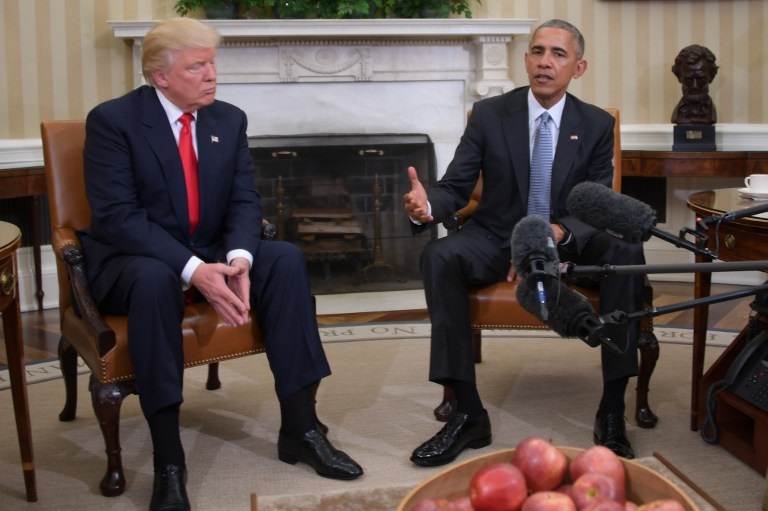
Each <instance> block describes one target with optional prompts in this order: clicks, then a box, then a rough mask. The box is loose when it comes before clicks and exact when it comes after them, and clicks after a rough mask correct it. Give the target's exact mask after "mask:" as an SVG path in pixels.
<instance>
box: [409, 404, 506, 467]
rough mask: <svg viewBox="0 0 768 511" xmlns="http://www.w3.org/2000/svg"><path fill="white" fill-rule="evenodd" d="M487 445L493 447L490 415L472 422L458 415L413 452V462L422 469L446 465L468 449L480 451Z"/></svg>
mask: <svg viewBox="0 0 768 511" xmlns="http://www.w3.org/2000/svg"><path fill="white" fill-rule="evenodd" d="M486 445H491V421H490V419H489V418H488V414H487V413H486V414H485V415H483V416H482V417H480V418H478V419H474V420H470V418H469V416H468V415H467V414H466V413H457V414H456V415H454V416H453V418H452V419H451V420H449V421H448V423H446V425H445V426H443V428H442V429H441V430H440V431H438V432H437V434H436V435H435V436H433V437H432V438H430V439H429V440H427V441H426V442H424V443H423V444H421V445H420V446H418V447H417V448H416V450H414V451H413V454H411V461H412V462H414V463H415V464H417V465H421V466H422V467H434V466H437V465H445V464H446V463H450V462H452V461H453V460H455V459H456V456H458V455H459V453H460V452H461V451H463V450H464V449H466V448H467V447H470V448H472V449H479V448H481V447H485V446H486Z"/></svg>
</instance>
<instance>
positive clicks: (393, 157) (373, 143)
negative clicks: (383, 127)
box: [249, 134, 436, 294]
mask: <svg viewBox="0 0 768 511" xmlns="http://www.w3.org/2000/svg"><path fill="white" fill-rule="evenodd" d="M249 145H250V148H251V156H252V159H253V162H254V166H255V171H256V184H257V187H258V190H259V192H260V193H261V199H262V206H263V209H264V216H265V217H266V218H268V219H269V220H270V221H271V222H273V223H274V224H275V225H276V226H277V229H278V237H279V239H282V240H285V241H289V242H291V243H294V244H296V245H297V246H299V247H300V248H301V249H302V251H303V252H304V254H305V256H306V259H307V264H308V266H309V270H310V276H311V280H312V292H313V293H315V294H329V293H347V292H365V291H388V290H401V289H416V288H420V287H421V285H422V284H421V273H420V271H419V257H420V255H421V251H422V249H423V247H424V245H425V244H426V243H427V242H428V241H429V239H430V238H431V237H434V236H435V235H436V233H435V232H434V229H432V230H431V231H430V232H425V233H423V234H421V235H419V236H412V235H411V231H410V226H409V220H408V216H407V215H406V214H405V211H404V210H403V194H405V193H406V192H407V191H408V190H410V183H409V181H408V175H407V171H406V169H407V168H408V167H409V166H413V167H415V168H416V169H417V171H418V173H419V179H420V180H421V181H422V183H423V184H424V185H425V186H427V185H428V184H430V183H432V182H433V181H434V179H435V176H436V169H435V155H434V147H433V145H432V142H431V141H430V139H429V137H428V136H427V135H421V134H397V135H300V136H284V137H252V138H250V139H249Z"/></svg>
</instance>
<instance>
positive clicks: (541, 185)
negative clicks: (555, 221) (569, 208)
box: [528, 112, 552, 220]
mask: <svg viewBox="0 0 768 511" xmlns="http://www.w3.org/2000/svg"><path fill="white" fill-rule="evenodd" d="M550 119H551V117H550V116H549V112H544V113H543V114H541V115H540V116H539V120H540V121H539V126H538V128H536V138H535V139H534V141H533V156H532V157H531V176H530V189H529V191H528V214H529V215H539V216H542V217H544V218H546V219H547V220H549V197H550V193H551V192H550V188H551V183H552V132H551V131H550V129H549V120H550Z"/></svg>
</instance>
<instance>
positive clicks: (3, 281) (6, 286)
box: [0, 268, 16, 295]
mask: <svg viewBox="0 0 768 511" xmlns="http://www.w3.org/2000/svg"><path fill="white" fill-rule="evenodd" d="M15 286H16V276H15V275H14V274H13V271H12V270H11V269H10V268H5V269H3V273H2V274H0V288H2V290H3V294H5V295H10V294H11V293H13V288H14V287H15Z"/></svg>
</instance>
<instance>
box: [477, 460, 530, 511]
mask: <svg viewBox="0 0 768 511" xmlns="http://www.w3.org/2000/svg"><path fill="white" fill-rule="evenodd" d="M527 496H528V487H527V486H526V484H525V476H524V475H523V473H522V472H520V469H519V468H517V467H516V466H514V465H513V464H511V463H501V462H500V463H491V464H489V465H486V466H485V467H483V468H481V469H480V470H478V471H477V472H476V473H475V475H474V476H472V480H471V481H470V483H469V500H470V501H471V502H472V507H473V508H474V509H475V511H518V510H519V509H520V508H521V507H522V505H523V501H524V500H525V498H526V497H527Z"/></svg>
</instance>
